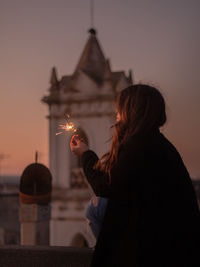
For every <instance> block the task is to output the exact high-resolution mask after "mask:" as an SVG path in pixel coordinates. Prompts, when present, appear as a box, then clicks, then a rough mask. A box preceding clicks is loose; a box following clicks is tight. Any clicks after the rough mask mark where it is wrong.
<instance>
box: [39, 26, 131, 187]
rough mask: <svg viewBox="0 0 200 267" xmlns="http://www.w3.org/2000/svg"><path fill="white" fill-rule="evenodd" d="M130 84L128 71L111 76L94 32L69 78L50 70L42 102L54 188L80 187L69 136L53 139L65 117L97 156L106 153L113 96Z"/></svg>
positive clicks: (112, 119) (111, 73)
mask: <svg viewBox="0 0 200 267" xmlns="http://www.w3.org/2000/svg"><path fill="white" fill-rule="evenodd" d="M130 84H132V75H131V71H130V73H129V77H127V76H126V75H125V73H124V71H116V72H113V71H112V70H111V66H110V63H109V60H108V59H106V58H105V56H104V53H103V51H102V49H101V46H100V44H99V41H98V39H97V36H96V31H95V30H94V29H90V30H89V39H88V41H87V43H86V45H85V48H84V50H83V52H82V55H81V57H80V59H79V62H78V64H77V66H76V68H75V71H74V73H73V74H72V75H66V76H63V77H62V78H61V79H60V80H59V79H58V77H57V73H56V68H55V67H54V68H52V73H51V79H50V88H49V94H48V95H47V96H45V97H43V99H42V101H43V102H44V103H46V104H48V106H49V117H48V118H49V146H50V149H49V151H50V154H49V162H50V170H51V173H52V176H53V185H54V186H55V187H62V188H68V189H69V188H71V187H81V186H83V187H84V182H83V183H82V182H81V178H80V177H82V176H81V170H80V168H79V167H80V163H79V160H78V159H77V158H76V157H75V156H73V155H72V154H71V152H70V148H69V142H70V139H71V135H70V134H69V133H66V134H62V135H59V136H56V132H58V131H59V125H60V124H64V123H65V116H64V115H65V114H69V115H70V119H71V120H72V121H73V122H74V123H75V125H76V127H78V129H79V133H81V135H83V136H84V137H85V139H87V141H88V143H89V146H90V148H91V149H94V150H95V151H96V153H97V154H98V155H102V154H103V153H105V152H107V150H108V147H109V144H108V142H107V141H108V140H109V138H110V137H111V133H110V126H111V125H112V123H113V121H114V119H115V100H116V95H117V92H119V91H120V90H122V89H123V88H125V87H127V86H128V85H130Z"/></svg>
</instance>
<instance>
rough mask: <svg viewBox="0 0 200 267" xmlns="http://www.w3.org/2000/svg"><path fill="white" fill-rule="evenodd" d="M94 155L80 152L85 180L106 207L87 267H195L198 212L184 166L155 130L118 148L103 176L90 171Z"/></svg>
mask: <svg viewBox="0 0 200 267" xmlns="http://www.w3.org/2000/svg"><path fill="white" fill-rule="evenodd" d="M97 160H98V157H97V155H96V154H95V153H94V152H93V151H91V150H89V151H86V152H85V153H83V155H82V162H83V169H84V172H85V175H86V177H87V180H88V182H89V183H90V185H91V186H92V188H93V190H94V192H95V194H96V195H97V196H101V197H107V198H108V199H109V200H108V205H107V209H106V213H105V217H104V221H103V225H102V229H101V231H100V235H99V238H98V240H97V244H96V248H95V251H94V255H93V259H92V265H91V266H93V267H97V266H101V267H112V266H115V267H122V266H123V267H129V266H137V267H149V266H154V267H155V266H156V267H158V266H159V267H165V266H166V267H172V266H174V267H175V266H184V267H186V266H187V267H193V266H198V267H199V266H200V255H198V254H199V253H200V250H199V242H200V239H199V237H200V212H199V208H198V204H197V199H196V195H195V192H194V188H193V185H192V181H191V179H190V177H189V174H188V171H187V170H186V168H185V166H184V163H183V161H182V159H181V157H180V155H179V153H178V152H177V150H176V149H175V147H174V146H173V145H172V144H171V143H170V142H169V141H168V140H167V139H166V138H165V137H164V136H163V134H161V133H160V132H159V131H158V130H155V131H152V132H151V133H150V134H148V135H137V136H133V137H132V138H130V139H129V141H127V142H126V143H125V144H123V145H122V146H121V147H120V151H119V155H118V161H117V163H116V164H115V165H114V167H113V168H112V170H111V183H109V178H108V175H107V174H105V173H103V172H100V171H98V170H95V169H93V166H94V164H95V163H96V162H97Z"/></svg>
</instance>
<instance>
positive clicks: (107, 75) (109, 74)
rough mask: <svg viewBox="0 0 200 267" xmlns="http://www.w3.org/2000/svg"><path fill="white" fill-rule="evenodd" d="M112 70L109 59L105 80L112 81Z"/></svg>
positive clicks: (106, 63)
mask: <svg viewBox="0 0 200 267" xmlns="http://www.w3.org/2000/svg"><path fill="white" fill-rule="evenodd" d="M111 75H112V73H111V68H110V61H109V59H106V62H105V69H104V80H110V79H111Z"/></svg>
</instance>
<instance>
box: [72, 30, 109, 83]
mask: <svg viewBox="0 0 200 267" xmlns="http://www.w3.org/2000/svg"><path fill="white" fill-rule="evenodd" d="M89 33H90V36H89V39H88V41H87V43H86V45H85V48H84V50H83V52H82V55H81V57H80V60H79V62H78V64H77V66H76V69H75V72H76V71H79V70H81V71H83V72H85V73H86V74H87V75H88V76H90V77H91V78H92V79H94V80H95V81H96V82H97V83H101V82H102V81H103V77H104V69H105V62H106V60H105V56H104V54H103V51H102V49H101V47H100V45H99V42H98V40H97V38H96V31H95V29H93V28H92V29H90V30H89Z"/></svg>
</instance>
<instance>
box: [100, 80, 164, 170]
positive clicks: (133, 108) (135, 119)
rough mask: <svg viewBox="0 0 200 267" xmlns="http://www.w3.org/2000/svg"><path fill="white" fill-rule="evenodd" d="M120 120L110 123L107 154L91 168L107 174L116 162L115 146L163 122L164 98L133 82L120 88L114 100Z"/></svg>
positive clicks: (147, 87)
mask: <svg viewBox="0 0 200 267" xmlns="http://www.w3.org/2000/svg"><path fill="white" fill-rule="evenodd" d="M117 111H118V113H119V115H120V120H119V121H116V123H115V124H114V125H113V128H114V134H113V137H112V143H111V148H110V151H109V152H108V153H106V154H105V155H103V157H102V158H101V159H100V160H99V161H98V162H97V164H96V166H95V168H97V169H100V170H102V171H104V172H106V173H108V174H109V175H110V171H111V168H112V167H113V165H114V164H115V163H116V161H117V157H118V151H119V146H120V145H121V144H123V143H124V142H126V141H127V140H128V139H129V138H130V137H131V136H134V135H138V134H148V133H150V132H151V131H152V130H154V129H158V128H159V127H161V126H163V125H164V123H165V122H166V113H165V101H164V98H163V96H162V94H161V93H160V92H159V91H158V89H156V88H154V87H152V86H149V85H145V84H136V85H132V86H130V87H128V88H126V89H124V90H122V91H121V93H120V94H119V96H118V99H117Z"/></svg>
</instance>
